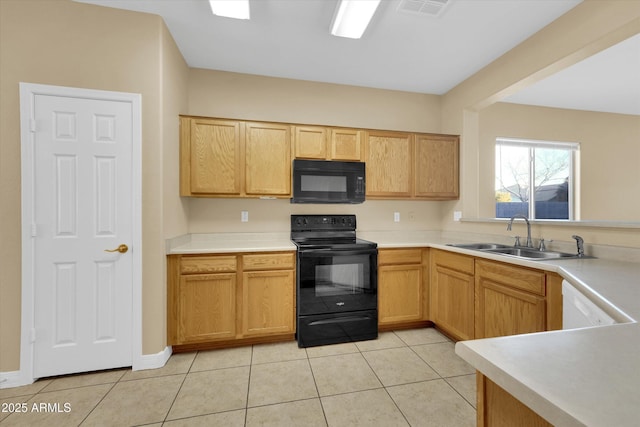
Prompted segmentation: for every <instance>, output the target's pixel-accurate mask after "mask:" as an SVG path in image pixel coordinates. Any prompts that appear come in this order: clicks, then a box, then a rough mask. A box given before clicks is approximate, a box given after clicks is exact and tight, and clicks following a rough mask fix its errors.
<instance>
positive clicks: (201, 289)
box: [177, 273, 236, 344]
mask: <svg viewBox="0 0 640 427" xmlns="http://www.w3.org/2000/svg"><path fill="white" fill-rule="evenodd" d="M178 301H179V302H178V315H177V319H178V340H179V344H184V343H189V342H199V341H213V340H220V339H229V338H235V336H236V274H235V273H229V274H201V275H193V276H182V277H181V278H180V288H179V290H178Z"/></svg>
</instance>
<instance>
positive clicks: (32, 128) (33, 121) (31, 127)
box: [29, 119, 37, 132]
mask: <svg viewBox="0 0 640 427" xmlns="http://www.w3.org/2000/svg"><path fill="white" fill-rule="evenodd" d="M29 130H30V131H31V132H36V131H37V129H36V119H29Z"/></svg>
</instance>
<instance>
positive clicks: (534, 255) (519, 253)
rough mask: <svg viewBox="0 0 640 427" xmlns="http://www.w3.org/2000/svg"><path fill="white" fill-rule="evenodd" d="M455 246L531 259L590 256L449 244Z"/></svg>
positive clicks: (502, 246)
mask: <svg viewBox="0 0 640 427" xmlns="http://www.w3.org/2000/svg"><path fill="white" fill-rule="evenodd" d="M448 246H453V247H456V248H463V249H471V250H477V251H481V252H487V253H492V254H498V255H505V256H510V257H514V258H520V259H527V260H532V261H543V260H553V259H576V258H592V257H588V256H578V254H570V253H566V252H558V251H549V250H547V251H540V250H537V249H534V248H528V247H524V246H509V245H502V244H499V243H460V244H449V245H448Z"/></svg>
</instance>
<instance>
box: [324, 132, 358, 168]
mask: <svg viewBox="0 0 640 427" xmlns="http://www.w3.org/2000/svg"><path fill="white" fill-rule="evenodd" d="M362 133H363V132H362V131H361V130H357V129H335V128H334V129H331V133H330V138H329V145H330V148H331V151H330V159H332V160H354V161H360V160H362Z"/></svg>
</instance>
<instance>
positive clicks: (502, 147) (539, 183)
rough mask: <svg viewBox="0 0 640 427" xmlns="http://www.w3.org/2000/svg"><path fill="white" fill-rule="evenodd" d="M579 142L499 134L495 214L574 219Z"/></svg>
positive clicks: (497, 216)
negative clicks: (509, 136) (500, 135)
mask: <svg viewBox="0 0 640 427" xmlns="http://www.w3.org/2000/svg"><path fill="white" fill-rule="evenodd" d="M578 149H579V146H578V144H575V143H566V142H547V141H531V140H519V139H508V138H498V139H497V140H496V182H495V197H496V218H511V217H512V216H513V215H515V214H524V215H526V216H527V217H529V218H532V219H567V220H568V219H574V218H573V193H574V190H573V188H574V186H573V182H574V179H575V178H574V173H573V171H574V161H575V155H574V153H575V152H576V151H577V150H578Z"/></svg>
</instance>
